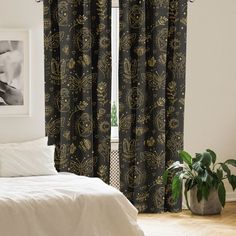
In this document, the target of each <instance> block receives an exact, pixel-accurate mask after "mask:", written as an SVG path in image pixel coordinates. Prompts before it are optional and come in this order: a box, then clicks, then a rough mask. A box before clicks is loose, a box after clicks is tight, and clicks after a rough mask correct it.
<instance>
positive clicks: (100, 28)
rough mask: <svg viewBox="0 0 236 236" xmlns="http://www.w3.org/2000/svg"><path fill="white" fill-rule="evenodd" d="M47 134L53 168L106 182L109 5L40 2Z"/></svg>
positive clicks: (79, 0) (104, 1) (92, 0)
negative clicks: (52, 157) (42, 15)
mask: <svg viewBox="0 0 236 236" xmlns="http://www.w3.org/2000/svg"><path fill="white" fill-rule="evenodd" d="M44 27H45V32H44V33H45V95H46V133H47V135H48V137H49V144H55V145H56V157H55V162H56V167H57V169H58V170H59V171H69V172H73V173H75V174H80V175H86V176H97V177H100V178H101V179H103V180H104V181H105V182H108V180H109V162H110V126H111V125H110V106H111V104H110V96H111V92H110V91H111V1H110V0H44Z"/></svg>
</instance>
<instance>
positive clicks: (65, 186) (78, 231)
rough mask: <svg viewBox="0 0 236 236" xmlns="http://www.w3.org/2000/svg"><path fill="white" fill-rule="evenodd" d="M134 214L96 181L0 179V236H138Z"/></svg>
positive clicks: (117, 195) (126, 203) (57, 177)
mask: <svg viewBox="0 0 236 236" xmlns="http://www.w3.org/2000/svg"><path fill="white" fill-rule="evenodd" d="M137 213H138V212H137V210H136V209H135V208H134V207H133V206H132V204H131V203H130V202H129V201H128V200H127V199H126V198H125V196H124V195H123V194H122V193H120V192H119V191H118V190H116V189H115V188H112V187H110V186H108V185H106V184H105V183H103V182H102V181H101V180H100V179H98V178H88V177H83V176H76V175H73V174H58V175H52V176H37V177H18V178H0V236H143V235H144V234H143V232H142V230H141V229H140V228H139V227H138V225H137V222H136V220H137Z"/></svg>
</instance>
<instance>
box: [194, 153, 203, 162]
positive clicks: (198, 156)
mask: <svg viewBox="0 0 236 236" xmlns="http://www.w3.org/2000/svg"><path fill="white" fill-rule="evenodd" d="M201 158H202V154H201V153H196V154H195V158H193V163H195V162H198V161H200V160H201Z"/></svg>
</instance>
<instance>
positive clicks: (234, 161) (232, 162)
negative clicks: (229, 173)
mask: <svg viewBox="0 0 236 236" xmlns="http://www.w3.org/2000/svg"><path fill="white" fill-rule="evenodd" d="M225 163H227V164H229V165H231V166H234V167H236V160H234V159H229V160H227V161H226V162H225Z"/></svg>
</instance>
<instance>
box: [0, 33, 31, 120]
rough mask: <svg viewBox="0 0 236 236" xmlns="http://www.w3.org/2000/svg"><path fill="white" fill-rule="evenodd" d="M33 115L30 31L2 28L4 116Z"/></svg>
mask: <svg viewBox="0 0 236 236" xmlns="http://www.w3.org/2000/svg"><path fill="white" fill-rule="evenodd" d="M11 116H13V117H16V116H30V32H29V30H24V29H9V30H6V29H0V117H11Z"/></svg>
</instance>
